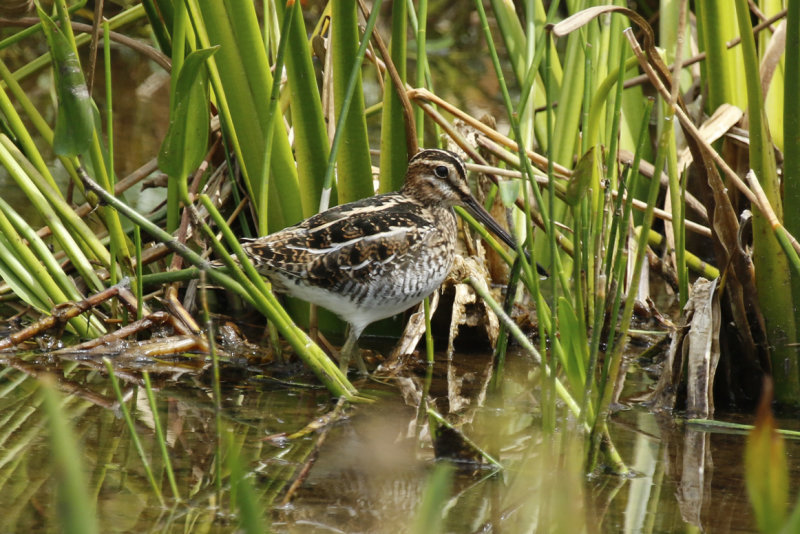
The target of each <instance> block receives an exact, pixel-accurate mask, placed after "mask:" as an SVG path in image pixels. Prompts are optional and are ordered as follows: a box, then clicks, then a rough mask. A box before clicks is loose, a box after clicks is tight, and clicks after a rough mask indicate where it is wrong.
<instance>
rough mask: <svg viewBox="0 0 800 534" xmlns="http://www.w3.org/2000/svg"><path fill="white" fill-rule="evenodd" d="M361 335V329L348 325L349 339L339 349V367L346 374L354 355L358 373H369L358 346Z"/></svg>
mask: <svg viewBox="0 0 800 534" xmlns="http://www.w3.org/2000/svg"><path fill="white" fill-rule="evenodd" d="M360 335H361V329H356V328H353V326H352V325H348V326H347V341H345V342H344V345H343V346H342V349H341V350H340V351H339V369H341V371H342V372H343V373H345V374H347V368H348V366H349V365H350V360H351V359H352V357H353V356H354V355H355V357H356V366H357V367H358V373H359V374H362V375H367V374H369V373H368V372H367V366H366V364H365V363H364V359H363V358H362V357H361V351H360V350H359V348H358V337H359V336H360Z"/></svg>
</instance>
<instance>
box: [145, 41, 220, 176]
mask: <svg viewBox="0 0 800 534" xmlns="http://www.w3.org/2000/svg"><path fill="white" fill-rule="evenodd" d="M218 48H219V47H212V48H204V49H202V50H197V51H195V52H192V53H191V54H189V55H188V56H187V57H186V61H185V62H184V64H183V67H182V68H181V71H180V73H179V74H178V83H177V84H176V86H175V94H173V95H172V99H171V104H170V112H169V129H168V130H167V135H166V137H165V138H164V142H163V143H162V144H161V151H160V152H159V153H158V166H159V168H161V170H162V171H164V172H165V173H166V174H167V175H169V176H172V177H180V178H183V177H185V176H188V175H189V173H190V172H192V171H193V170H194V169H196V168H197V166H198V165H200V162H202V161H203V158H204V157H205V155H206V148H207V145H208V128H209V124H208V90H207V89H208V74H207V71H206V69H205V61H206V59H208V58H209V57H211V56H212V55H213V54H214V52H216V51H217V49H218Z"/></svg>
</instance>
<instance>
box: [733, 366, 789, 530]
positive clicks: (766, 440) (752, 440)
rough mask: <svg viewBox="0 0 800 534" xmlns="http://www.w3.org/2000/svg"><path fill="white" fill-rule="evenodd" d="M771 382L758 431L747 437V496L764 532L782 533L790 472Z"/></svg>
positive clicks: (766, 387)
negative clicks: (774, 413)
mask: <svg viewBox="0 0 800 534" xmlns="http://www.w3.org/2000/svg"><path fill="white" fill-rule="evenodd" d="M771 401H772V381H771V380H769V381H765V383H764V391H763V393H762V396H761V402H760V403H759V407H758V413H757V415H756V424H755V428H753V430H751V431H750V434H749V435H748V436H747V445H746V447H745V451H744V460H745V482H746V484H747V494H748V496H749V497H750V503H751V504H752V505H753V511H754V512H755V516H756V523H757V524H758V529H759V530H760V531H761V532H766V533H770V532H779V531H780V530H781V527H782V526H783V523H784V521H785V519H786V503H787V502H788V500H789V468H788V465H787V463H786V452H785V450H784V449H785V446H784V441H783V437H782V436H781V435H780V434H778V433H777V432H776V431H775V419H774V418H773V417H772V411H771V409H770V403H771Z"/></svg>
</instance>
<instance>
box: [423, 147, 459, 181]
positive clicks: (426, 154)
mask: <svg viewBox="0 0 800 534" xmlns="http://www.w3.org/2000/svg"><path fill="white" fill-rule="evenodd" d="M420 159H427V160H429V161H430V160H434V161H439V162H442V163H449V164H450V165H452V166H453V167H454V168H455V169H456V170H457V172H458V174H459V175H461V177H462V178H464V179H466V176H467V172H466V171H467V170H466V168H465V167H464V163H463V162H462V161H461V158H459V157H458V155H456V154H455V153H453V152H450V151H449V150H440V149H438V148H427V149H425V150H420V151H419V152H417V153H416V154H414V156H413V157H412V158H411V160H410V161H409V163H411V162H413V161H416V160H420Z"/></svg>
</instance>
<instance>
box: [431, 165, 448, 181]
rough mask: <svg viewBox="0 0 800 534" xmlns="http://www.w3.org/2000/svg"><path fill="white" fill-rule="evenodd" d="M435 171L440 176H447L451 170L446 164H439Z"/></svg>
mask: <svg viewBox="0 0 800 534" xmlns="http://www.w3.org/2000/svg"><path fill="white" fill-rule="evenodd" d="M433 173H434V174H435V175H436V176H438V177H439V178H447V175H448V174H449V173H450V171H449V170H448V169H447V167H445V166H444V165H439V166H438V167H436V168H435V169H433Z"/></svg>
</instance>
